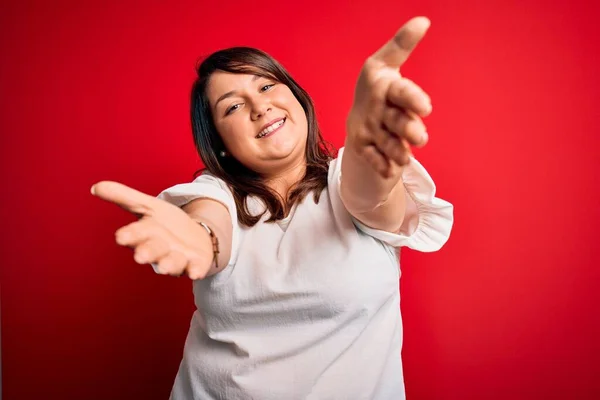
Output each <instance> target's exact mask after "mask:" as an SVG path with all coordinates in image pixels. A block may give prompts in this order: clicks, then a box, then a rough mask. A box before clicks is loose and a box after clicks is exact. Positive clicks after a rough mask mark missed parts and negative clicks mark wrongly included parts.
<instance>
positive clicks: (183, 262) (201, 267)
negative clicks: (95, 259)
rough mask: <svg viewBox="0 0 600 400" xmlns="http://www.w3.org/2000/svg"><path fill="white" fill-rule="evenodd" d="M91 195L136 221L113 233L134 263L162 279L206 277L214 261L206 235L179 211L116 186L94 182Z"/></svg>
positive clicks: (147, 196) (159, 201) (116, 184)
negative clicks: (152, 268) (148, 267)
mask: <svg viewBox="0 0 600 400" xmlns="http://www.w3.org/2000/svg"><path fill="white" fill-rule="evenodd" d="M91 192H92V194H93V195H94V196H96V197H99V198H101V199H103V200H106V201H108V202H111V203H114V204H116V205H118V206H120V207H122V208H124V209H125V210H127V211H129V212H131V213H132V214H134V215H136V216H137V217H139V220H138V221H135V222H132V223H131V224H128V225H125V226H123V227H121V228H120V229H118V230H117V231H116V233H115V236H116V241H117V243H118V244H120V245H121V246H127V247H131V248H132V249H133V250H134V259H135V261H136V262H138V263H139V264H150V263H153V264H154V265H155V269H156V272H157V273H159V274H164V275H173V276H181V275H183V274H187V276H189V277H190V279H202V278H204V277H206V276H207V274H208V273H209V271H210V268H211V266H212V265H213V258H214V253H213V246H212V241H211V238H210V235H209V234H208V232H207V231H206V229H204V228H203V227H202V226H201V225H200V224H198V223H197V222H196V221H194V220H193V219H192V218H191V217H190V216H189V215H188V214H186V213H185V212H184V211H183V210H182V209H181V208H179V207H177V206H174V205H173V204H170V203H168V202H166V201H163V200H160V199H158V198H156V197H153V196H150V195H147V194H145V193H142V192H140V191H137V190H135V189H132V188H130V187H128V186H125V185H123V184H121V183H118V182H112V181H102V182H98V183H96V184H95V185H93V186H92V189H91Z"/></svg>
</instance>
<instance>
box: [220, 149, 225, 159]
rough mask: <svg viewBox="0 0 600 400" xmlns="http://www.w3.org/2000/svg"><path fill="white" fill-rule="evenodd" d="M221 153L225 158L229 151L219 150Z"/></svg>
mask: <svg viewBox="0 0 600 400" xmlns="http://www.w3.org/2000/svg"><path fill="white" fill-rule="evenodd" d="M219 155H220V156H221V157H223V158H225V157H226V156H227V152H226V151H225V150H221V151H220V152H219Z"/></svg>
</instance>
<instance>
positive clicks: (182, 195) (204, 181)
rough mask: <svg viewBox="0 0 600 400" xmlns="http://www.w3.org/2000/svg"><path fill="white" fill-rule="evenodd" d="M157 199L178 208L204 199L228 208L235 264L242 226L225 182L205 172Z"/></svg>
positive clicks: (164, 192) (167, 190) (232, 256)
mask: <svg viewBox="0 0 600 400" xmlns="http://www.w3.org/2000/svg"><path fill="white" fill-rule="evenodd" d="M157 197H158V198H159V199H161V200H164V201H166V202H168V203H171V204H173V205H176V206H177V207H183V206H184V205H186V204H187V203H189V202H191V201H193V200H196V199H202V198H205V199H211V200H215V201H218V202H219V203H221V204H223V205H224V206H225V207H227V210H229V215H230V216H231V223H232V226H233V232H232V243H231V258H230V260H229V263H228V265H231V264H235V261H236V259H237V254H238V247H239V241H240V226H239V223H238V220H237V209H236V206H235V200H234V198H233V194H232V193H231V190H230V189H229V187H228V186H227V184H226V183H225V182H224V181H223V180H221V179H219V178H217V177H215V176H213V175H211V174H209V173H206V172H205V173H203V174H202V175H200V176H199V177H197V178H196V179H194V181H193V182H190V183H181V184H178V185H175V186H172V187H170V188H168V189H165V190H163V191H162V192H161V193H160V194H159V195H158V196H157ZM155 270H156V268H155Z"/></svg>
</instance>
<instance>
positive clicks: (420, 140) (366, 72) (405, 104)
mask: <svg viewBox="0 0 600 400" xmlns="http://www.w3.org/2000/svg"><path fill="white" fill-rule="evenodd" d="M429 25H430V22H429V20H428V19H427V18H425V17H416V18H413V19H411V20H410V21H408V22H407V23H406V24H405V25H404V26H402V27H401V28H400V29H399V30H398V32H397V33H396V34H395V35H394V37H393V38H392V39H391V40H390V41H389V42H387V43H386V44H385V45H383V47H381V48H380V49H379V50H378V51H377V52H376V53H375V54H373V55H372V56H370V57H369V58H368V59H367V60H366V62H365V63H364V65H363V68H362V70H361V72H360V75H359V78H358V82H357V84H356V89H355V95H354V103H353V105H352V108H351V110H350V113H349V115H348V119H347V121H346V132H347V143H348V144H350V145H352V146H353V148H354V149H355V150H356V151H357V152H358V154H359V155H361V156H363V157H364V158H365V159H366V160H367V161H368V163H369V164H370V165H371V166H372V167H373V168H374V169H375V171H377V172H378V173H379V174H381V175H382V176H383V177H390V176H392V175H393V174H394V173H395V172H396V171H398V170H399V169H400V168H401V166H403V165H406V164H408V163H409V161H410V158H409V156H410V154H411V150H410V146H411V145H414V146H424V145H425V144H426V143H427V140H428V135H427V132H426V129H425V125H424V124H423V121H422V119H421V117H425V116H427V115H429V114H430V113H431V99H430V98H429V96H428V95H427V93H425V91H423V89H421V88H420V87H419V86H418V85H417V84H415V83H414V82H412V81H411V80H410V79H407V78H404V77H403V76H402V75H401V74H400V67H402V65H403V64H404V63H405V62H406V60H407V59H408V57H409V56H410V54H411V52H412V51H413V49H414V48H415V47H416V46H417V44H418V43H419V41H420V40H421V39H422V38H423V37H424V36H425V33H426V32H427V30H428V28H429Z"/></svg>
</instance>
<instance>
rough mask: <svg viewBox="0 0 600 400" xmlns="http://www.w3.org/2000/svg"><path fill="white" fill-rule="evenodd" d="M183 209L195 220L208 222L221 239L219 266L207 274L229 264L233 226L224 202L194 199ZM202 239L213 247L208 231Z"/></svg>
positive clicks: (209, 246)
mask: <svg viewBox="0 0 600 400" xmlns="http://www.w3.org/2000/svg"><path fill="white" fill-rule="evenodd" d="M182 209H183V210H184V211H185V212H186V213H187V214H188V215H189V216H190V217H191V218H192V219H194V220H195V221H201V222H204V223H205V224H207V225H208V226H209V227H210V229H211V230H212V231H213V233H214V234H215V236H216V237H217V239H218V240H219V255H218V257H217V266H218V268H217V269H214V268H213V269H211V270H210V271H209V272H208V274H207V276H210V275H213V274H215V273H216V272H219V271H220V270H222V269H223V268H225V267H226V266H227V265H228V264H229V260H230V257H231V245H232V235H233V226H232V221H231V216H230V215H229V211H228V210H227V208H226V207H225V206H224V205H223V204H221V203H219V202H217V201H214V200H211V199H204V198H203V199H197V200H193V201H191V202H189V203H188V204H186V205H185V206H183V207H182ZM200 240H202V243H203V245H204V246H206V247H207V248H210V249H212V241H211V238H210V236H209V234H208V232H207V233H206V235H203V237H202V239H200Z"/></svg>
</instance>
